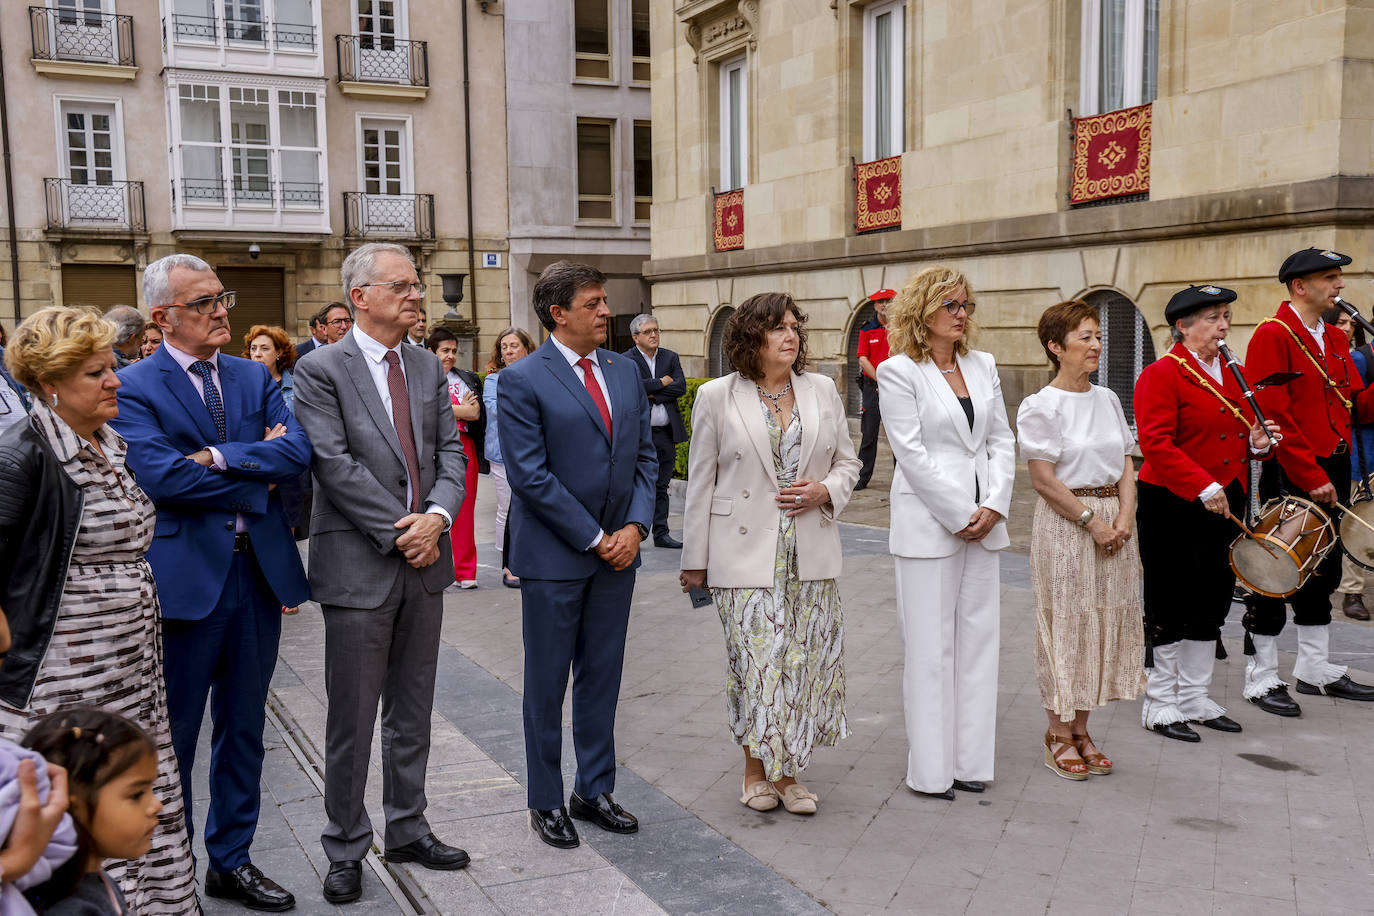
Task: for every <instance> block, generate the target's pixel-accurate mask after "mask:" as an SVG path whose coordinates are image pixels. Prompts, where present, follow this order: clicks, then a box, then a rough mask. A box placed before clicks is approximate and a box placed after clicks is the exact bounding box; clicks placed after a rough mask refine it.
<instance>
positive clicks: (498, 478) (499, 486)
mask: <svg viewBox="0 0 1374 916" xmlns="http://www.w3.org/2000/svg"><path fill="white" fill-rule="evenodd" d="M490 477H491V482H492V483H493V484H495V486H496V549H497V550H500V549H501V546H502V545H503V544H505V543H506V516H507V514H509V513H510V483H509V482H507V480H506V466H505V465H504V464H497V463H496V462H494V461H493V462H492V463H491V474H490ZM501 562H502V563H505V558H504V557H502V558H501Z"/></svg>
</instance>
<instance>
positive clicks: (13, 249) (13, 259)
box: [0, 42, 471, 327]
mask: <svg viewBox="0 0 1374 916" xmlns="http://www.w3.org/2000/svg"><path fill="white" fill-rule="evenodd" d="M0 147H3V150H4V161H5V215H6V216H7V217H8V218H9V224H10V226H9V229H10V236H9V241H10V286H11V287H12V288H13V292H14V326H15V327H18V326H19V229H18V227H17V226H16V224H15V219H14V168H13V163H12V162H11V156H10V115H9V107H8V106H7V105H6V98H5V46H4V43H3V42H0ZM469 212H471V210H469Z"/></svg>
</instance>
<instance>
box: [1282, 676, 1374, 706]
mask: <svg viewBox="0 0 1374 916" xmlns="http://www.w3.org/2000/svg"><path fill="white" fill-rule="evenodd" d="M1298 693H1307V694H1311V695H1313V696H1327V697H1336V698H1337V699H1340V700H1365V701H1370V700H1374V687H1370V686H1368V685H1365V684H1357V683H1355V682H1354V681H1352V680H1351V679H1350V675H1348V674H1342V675H1341V676H1340V677H1338V678H1336V679H1335V680H1334V681H1332V682H1331V683H1329V684H1309V683H1307V682H1306V681H1298Z"/></svg>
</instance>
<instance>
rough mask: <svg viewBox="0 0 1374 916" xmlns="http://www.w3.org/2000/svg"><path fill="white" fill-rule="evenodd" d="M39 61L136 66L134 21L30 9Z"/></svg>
mask: <svg viewBox="0 0 1374 916" xmlns="http://www.w3.org/2000/svg"><path fill="white" fill-rule="evenodd" d="M29 34H30V35H31V37H32V38H33V56H34V59H35V60H74V61H82V62H85V63H93V64H119V65H121V66H124V67H132V66H134V17H132V16H124V15H114V14H112V13H98V12H93V11H90V12H88V11H86V10H71V9H48V8H46V7H41V6H31V7H29Z"/></svg>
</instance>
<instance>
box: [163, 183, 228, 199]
mask: <svg viewBox="0 0 1374 916" xmlns="http://www.w3.org/2000/svg"><path fill="white" fill-rule="evenodd" d="M178 185H180V187H178ZM178 190H180V192H181V200H182V202H183V203H188V204H192V203H194V204H219V205H221V206H222V205H223V204H224V179H222V178H182V179H181V180H180V181H178V182H174V183H173V185H172V197H173V199H175V198H176V194H177V191H178Z"/></svg>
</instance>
